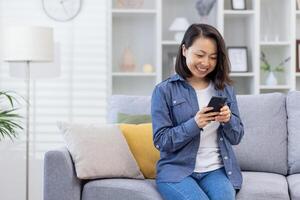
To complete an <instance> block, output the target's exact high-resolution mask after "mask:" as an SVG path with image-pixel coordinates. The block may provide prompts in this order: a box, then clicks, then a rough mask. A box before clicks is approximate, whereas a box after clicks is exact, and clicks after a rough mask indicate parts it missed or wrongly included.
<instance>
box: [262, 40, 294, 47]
mask: <svg viewBox="0 0 300 200" xmlns="http://www.w3.org/2000/svg"><path fill="white" fill-rule="evenodd" d="M290 44H291V43H290V42H288V41H281V42H275V41H274V42H263V41H261V42H260V45H261V46H289V45H290Z"/></svg>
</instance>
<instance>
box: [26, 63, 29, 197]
mask: <svg viewBox="0 0 300 200" xmlns="http://www.w3.org/2000/svg"><path fill="white" fill-rule="evenodd" d="M25 81H26V101H27V102H26V191H25V192H26V200H29V142H30V134H29V131H30V130H29V128H30V109H29V108H30V107H29V106H30V61H26V80H25Z"/></svg>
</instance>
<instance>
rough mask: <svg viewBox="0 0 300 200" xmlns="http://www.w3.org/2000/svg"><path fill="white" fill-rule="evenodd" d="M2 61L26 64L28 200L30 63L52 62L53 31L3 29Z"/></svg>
mask: <svg viewBox="0 0 300 200" xmlns="http://www.w3.org/2000/svg"><path fill="white" fill-rule="evenodd" d="M3 38H4V40H3V42H4V48H3V50H4V52H3V53H4V60H5V61H7V62H14V63H15V62H22V63H26V69H25V71H26V75H25V79H26V80H25V81H26V97H25V99H26V101H27V102H26V128H25V131H26V200H29V150H30V149H29V148H30V146H29V142H30V133H29V131H30V63H32V62H51V61H52V60H53V54H54V50H53V46H54V45H53V29H52V28H48V27H37V26H33V27H5V28H4V33H3Z"/></svg>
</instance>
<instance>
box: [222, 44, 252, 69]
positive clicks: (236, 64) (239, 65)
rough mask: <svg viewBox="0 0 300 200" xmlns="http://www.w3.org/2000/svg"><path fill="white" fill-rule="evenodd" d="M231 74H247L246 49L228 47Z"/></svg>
mask: <svg viewBox="0 0 300 200" xmlns="http://www.w3.org/2000/svg"><path fill="white" fill-rule="evenodd" d="M227 50H228V56H229V60H230V63H231V72H247V71H248V65H247V63H248V59H247V47H228V48H227Z"/></svg>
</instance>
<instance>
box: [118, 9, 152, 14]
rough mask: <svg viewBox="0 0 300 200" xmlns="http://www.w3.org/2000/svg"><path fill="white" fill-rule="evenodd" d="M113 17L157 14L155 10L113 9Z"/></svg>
mask: <svg viewBox="0 0 300 200" xmlns="http://www.w3.org/2000/svg"><path fill="white" fill-rule="evenodd" d="M112 13H113V15H123V14H128V15H133V14H156V13H157V12H156V10H154V9H112Z"/></svg>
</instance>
